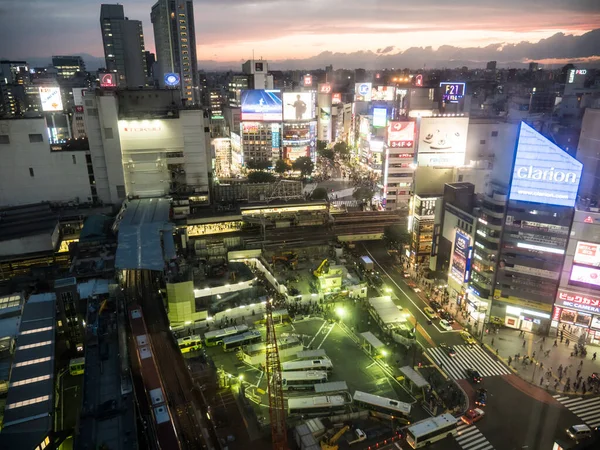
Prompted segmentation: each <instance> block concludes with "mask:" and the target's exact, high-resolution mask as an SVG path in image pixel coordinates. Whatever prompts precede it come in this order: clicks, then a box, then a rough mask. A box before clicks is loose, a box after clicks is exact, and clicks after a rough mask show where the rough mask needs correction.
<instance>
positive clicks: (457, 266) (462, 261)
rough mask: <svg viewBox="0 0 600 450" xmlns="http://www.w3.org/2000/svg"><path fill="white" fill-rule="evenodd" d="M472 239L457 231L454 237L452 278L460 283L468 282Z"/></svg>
mask: <svg viewBox="0 0 600 450" xmlns="http://www.w3.org/2000/svg"><path fill="white" fill-rule="evenodd" d="M470 243H471V238H470V237H469V235H467V234H465V233H463V232H462V231H460V230H456V234H455V236H454V252H453V253H452V264H451V265H450V276H451V277H452V278H454V279H455V280H456V281H458V282H459V283H463V282H464V281H468V272H467V271H468V267H467V264H468V260H469V252H470Z"/></svg>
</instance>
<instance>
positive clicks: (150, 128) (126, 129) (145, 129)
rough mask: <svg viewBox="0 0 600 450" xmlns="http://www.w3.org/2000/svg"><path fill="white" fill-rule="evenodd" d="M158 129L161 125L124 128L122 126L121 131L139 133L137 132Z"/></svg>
mask: <svg viewBox="0 0 600 450" xmlns="http://www.w3.org/2000/svg"><path fill="white" fill-rule="evenodd" d="M160 130H162V128H161V127H125V128H123V131H126V132H128V133H129V132H136V133H139V132H146V131H160Z"/></svg>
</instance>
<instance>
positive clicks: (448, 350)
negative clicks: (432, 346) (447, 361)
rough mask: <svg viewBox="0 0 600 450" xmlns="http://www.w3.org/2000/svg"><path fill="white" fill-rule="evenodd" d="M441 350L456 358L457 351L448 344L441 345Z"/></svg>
mask: <svg viewBox="0 0 600 450" xmlns="http://www.w3.org/2000/svg"><path fill="white" fill-rule="evenodd" d="M440 348H441V349H442V350H444V352H446V354H447V355H448V356H456V351H455V350H454V349H453V348H452V347H450V346H448V345H446V344H440Z"/></svg>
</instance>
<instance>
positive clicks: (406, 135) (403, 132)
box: [387, 122, 415, 148]
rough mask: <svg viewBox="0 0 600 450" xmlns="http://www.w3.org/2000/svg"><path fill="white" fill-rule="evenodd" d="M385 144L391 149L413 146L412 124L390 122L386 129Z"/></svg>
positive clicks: (413, 125) (413, 131)
mask: <svg viewBox="0 0 600 450" xmlns="http://www.w3.org/2000/svg"><path fill="white" fill-rule="evenodd" d="M387 144H388V147H391V148H410V147H412V146H413V145H414V144H415V123H414V122H390V123H388V129H387Z"/></svg>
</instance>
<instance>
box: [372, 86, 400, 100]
mask: <svg viewBox="0 0 600 450" xmlns="http://www.w3.org/2000/svg"><path fill="white" fill-rule="evenodd" d="M395 99H396V88H395V87H394V86H373V88H372V89H371V100H373V101H385V102H393V101H394V100H395Z"/></svg>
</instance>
